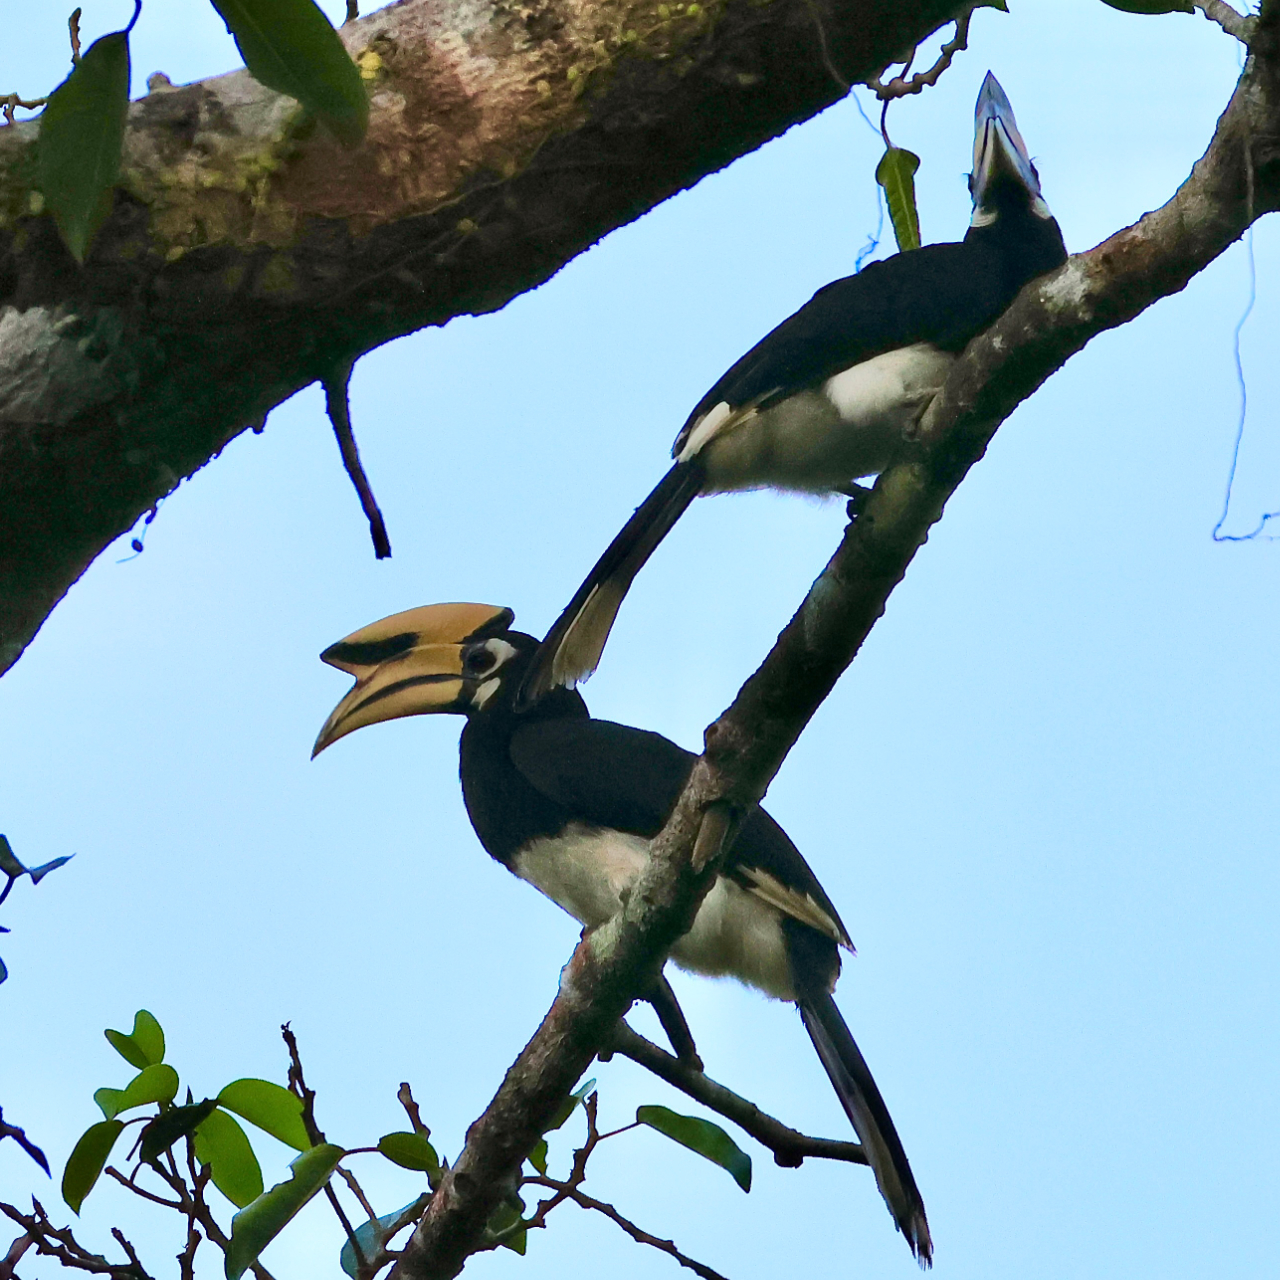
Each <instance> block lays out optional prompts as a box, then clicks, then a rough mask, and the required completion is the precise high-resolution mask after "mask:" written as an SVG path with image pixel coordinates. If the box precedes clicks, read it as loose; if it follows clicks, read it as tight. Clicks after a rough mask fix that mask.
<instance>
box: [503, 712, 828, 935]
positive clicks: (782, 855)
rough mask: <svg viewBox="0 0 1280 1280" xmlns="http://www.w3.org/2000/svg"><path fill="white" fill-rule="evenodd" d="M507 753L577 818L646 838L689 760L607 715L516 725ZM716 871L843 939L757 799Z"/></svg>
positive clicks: (809, 875)
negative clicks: (722, 863)
mask: <svg viewBox="0 0 1280 1280" xmlns="http://www.w3.org/2000/svg"><path fill="white" fill-rule="evenodd" d="M510 752H511V760H512V763H513V764H514V765H515V766H516V768H517V769H518V770H519V771H520V773H521V774H522V775H523V776H524V777H525V778H526V779H527V780H528V781H529V783H530V784H532V785H533V786H534V787H535V788H536V789H537V790H538V791H540V792H541V793H542V794H543V795H545V796H546V797H547V798H548V799H550V800H553V801H554V802H555V803H556V804H558V805H560V806H562V807H563V808H564V809H565V810H567V811H568V812H570V813H572V814H574V816H575V817H577V818H579V819H580V820H581V821H584V822H588V823H591V824H592V825H595V826H600V827H610V828H612V829H613V830H615V831H625V832H627V833H628V834H630V835H637V836H643V837H644V838H645V839H646V840H651V839H652V838H653V837H654V836H656V835H657V834H658V832H659V831H661V830H662V826H663V824H664V823H665V822H666V820H667V817H668V815H669V814H670V813H671V810H672V809H674V808H675V803H676V801H677V800H678V799H679V797H680V792H681V791H682V790H684V784H685V783H686V782H687V781H688V778H689V773H690V771H691V770H692V768H693V762H694V760H695V759H697V757H696V756H695V755H694V754H693V753H692V752H690V751H686V750H684V748H683V747H678V746H676V744H675V743H674V742H672V741H670V740H669V739H667V738H664V737H663V736H662V735H661V734H657V733H650V732H648V731H647V730H645V729H635V728H632V727H631V726H630V725H625V724H614V723H613V721H611V720H548V721H544V722H542V723H538V722H534V723H532V724H526V725H522V726H521V727H520V728H519V729H517V730H516V732H515V734H514V735H513V736H512V739H511V746H510ZM724 872H725V874H726V875H730V876H732V877H733V878H734V879H735V880H737V881H739V882H740V883H741V884H743V885H744V886H745V887H747V888H749V889H752V890H753V891H754V892H756V893H758V894H759V895H760V896H761V897H763V898H764V899H765V900H766V901H768V902H771V903H773V905H774V906H776V907H778V908H779V910H781V911H784V912H786V914H788V915H791V916H793V917H795V918H796V919H797V920H800V921H801V922H802V923H805V924H809V925H811V926H813V927H814V928H816V929H818V930H819V931H820V932H822V933H825V934H827V935H828V936H830V937H832V938H833V940H834V941H837V942H842V943H844V944H845V945H848V944H849V938H848V934H847V932H846V930H845V927H844V925H843V924H842V923H841V920H840V916H839V914H838V913H837V912H836V909H835V907H834V906H833V905H832V903H831V899H830V898H828V897H827V895H826V893H825V892H824V890H823V888H822V886H821V885H820V884H819V883H818V878H817V876H815V875H814V874H813V871H812V870H811V869H810V867H809V864H808V863H807V862H806V861H805V860H804V858H803V856H802V855H801V853H800V850H799V849H797V848H796V847H795V845H794V844H792V843H791V840H790V838H789V837H788V836H787V833H786V832H785V831H783V829H782V828H781V827H780V826H779V825H778V824H777V823H776V822H775V821H774V820H773V819H772V818H771V817H770V816H769V815H768V814H767V813H766V812H765V811H764V810H763V809H761V808H760V807H759V806H758V805H756V806H755V807H753V808H752V810H751V812H750V813H749V814H748V815H747V817H746V820H745V821H744V822H743V825H742V830H741V831H740V832H739V834H738V838H737V840H736V841H734V845H733V849H732V850H731V851H730V853H729V858H728V860H727V862H726V863H725V867H724ZM806 899H807V900H808V902H806ZM808 903H812V907H813V908H816V911H815V910H813V909H812V908H811V907H810V906H809V905H808ZM824 917H825V918H826V919H829V921H830V924H829V925H828V924H827V923H826V921H825V920H824Z"/></svg>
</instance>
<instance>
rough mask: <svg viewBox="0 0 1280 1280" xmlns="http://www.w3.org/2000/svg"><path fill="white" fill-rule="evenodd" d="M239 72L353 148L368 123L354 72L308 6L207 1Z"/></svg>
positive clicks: (286, 1) (304, 0)
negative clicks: (230, 40) (229, 38)
mask: <svg viewBox="0 0 1280 1280" xmlns="http://www.w3.org/2000/svg"><path fill="white" fill-rule="evenodd" d="M213 7H214V8H215V9H217V11H218V12H219V13H220V14H221V15H222V20H223V21H224V22H225V23H226V24H227V30H228V31H230V32H231V34H232V35H233V36H234V37H235V42H236V47H237V48H238V49H239V50H240V56H241V57H242V58H244V63H245V66H246V67H248V68H249V70H250V71H251V72H252V73H253V75H254V77H255V78H256V79H258V80H260V81H261V82H262V83H263V84H265V85H266V86H267V88H268V89H275V90H276V92H277V93H287V94H288V95H289V96H290V97H291V98H296V99H297V100H298V101H299V102H300V103H302V105H303V106H304V107H306V108H307V110H308V111H311V112H313V113H314V114H315V115H317V116H319V117H320V119H321V120H323V121H324V122H325V123H326V124H327V125H328V126H329V127H330V128H331V129H332V130H333V132H334V133H335V134H337V135H338V137H339V138H340V139H341V140H342V141H343V142H344V143H346V144H347V146H355V144H356V143H358V142H359V141H360V139H361V138H363V137H364V131H365V128H366V127H367V125H368V123H369V99H368V97H367V96H366V94H365V91H364V82H363V81H362V80H361V79H360V71H359V69H358V68H357V67H356V64H355V63H354V62H352V60H351V56H350V55H349V54H348V53H347V51H346V49H345V48H343V45H342V41H341V40H339V39H338V33H337V32H336V31H334V29H333V27H332V26H331V25H330V23H329V19H328V18H326V17H325V16H324V14H323V13H322V12H321V11H320V10H319V9H318V8H317V7H316V6H315V4H314V3H313V2H312V0H213Z"/></svg>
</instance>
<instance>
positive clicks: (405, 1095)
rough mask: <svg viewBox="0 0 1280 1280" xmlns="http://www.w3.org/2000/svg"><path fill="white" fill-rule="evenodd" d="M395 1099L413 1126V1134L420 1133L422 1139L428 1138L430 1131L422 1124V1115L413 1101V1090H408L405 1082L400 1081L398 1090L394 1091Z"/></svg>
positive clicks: (407, 1084)
mask: <svg viewBox="0 0 1280 1280" xmlns="http://www.w3.org/2000/svg"><path fill="white" fill-rule="evenodd" d="M396 1098H397V1100H398V1101H399V1103H400V1105H401V1106H402V1107H403V1108H404V1112H405V1115H407V1116H408V1117H409V1123H410V1124H411V1125H412V1126H413V1131H414V1133H420V1134H422V1136H423V1137H424V1138H429V1137H430V1136H431V1130H430V1129H428V1128H427V1126H426V1125H425V1124H423V1123H422V1113H421V1112H420V1111H419V1110H418V1104H417V1103H416V1102H415V1101H414V1100H413V1090H412V1089H411V1088H409V1082H408V1081H407V1080H401V1081H400V1088H399V1089H397V1090H396Z"/></svg>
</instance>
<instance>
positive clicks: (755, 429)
mask: <svg viewBox="0 0 1280 1280" xmlns="http://www.w3.org/2000/svg"><path fill="white" fill-rule="evenodd" d="M954 359H955V357H954V356H952V355H950V354H949V353H947V352H945V351H940V350H938V348H937V347H935V346H933V345H932V344H930V343H926V342H921V343H916V344H914V345H912V346H909V347H903V348H900V349H899V350H897V351H887V352H885V353H884V354H883V355H879V356H874V357H873V358H872V359H870V360H863V361H861V362H860V363H859V364H855V365H852V366H850V367H849V368H848V369H844V370H842V371H841V372H840V373H837V374H835V375H833V376H832V377H830V378H828V379H827V380H826V382H824V383H821V384H819V385H818V386H816V387H809V388H806V389H805V390H803V391H798V392H796V393H795V394H793V395H790V396H787V397H785V398H783V399H781V400H778V401H775V402H774V403H773V404H771V405H769V406H768V407H767V408H763V409H759V410H756V411H755V412H753V413H747V414H744V415H743V416H742V417H741V418H740V419H739V420H737V421H733V420H732V419H730V420H727V421H726V424H725V427H724V428H723V429H722V430H721V431H719V432H718V433H716V434H715V435H714V437H713V438H712V439H710V440H708V441H707V443H706V444H705V445H704V447H703V449H702V457H703V459H704V462H705V465H706V468H707V477H708V483H707V486H706V491H707V492H718V491H725V490H733V489H759V488H775V489H785V490H792V491H797V492H801V493H831V492H833V491H838V490H840V489H841V488H842V487H844V486H846V485H847V484H848V483H849V482H850V481H851V480H855V479H857V478H858V477H860V476H870V475H876V474H877V473H879V472H880V471H883V470H884V469H885V467H887V466H888V465H889V464H890V463H891V462H892V461H893V458H894V456H895V454H896V452H897V450H898V449H899V448H900V447H901V445H902V441H903V433H904V431H905V430H906V429H907V428H908V427H909V426H910V425H911V424H912V423H914V422H915V421H916V420H917V419H918V418H919V416H920V414H921V413H922V412H923V411H924V408H925V406H926V405H927V404H928V403H929V401H930V400H931V399H932V398H933V396H934V395H936V394H937V391H938V389H939V388H940V387H941V386H942V383H943V382H944V381H945V379H946V376H947V370H948V369H949V368H950V367H951V364H952V361H953V360H954ZM708 417H710V415H708Z"/></svg>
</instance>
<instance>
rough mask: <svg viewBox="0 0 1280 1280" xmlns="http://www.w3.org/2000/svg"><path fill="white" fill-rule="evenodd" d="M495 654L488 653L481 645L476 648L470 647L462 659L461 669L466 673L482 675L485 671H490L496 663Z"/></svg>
mask: <svg viewBox="0 0 1280 1280" xmlns="http://www.w3.org/2000/svg"><path fill="white" fill-rule="evenodd" d="M497 661H498V659H497V655H496V654H493V653H490V652H489V650H488V649H486V648H485V647H484V646H483V645H481V646H480V647H479V648H477V649H472V650H471V652H470V653H468V654H467V655H466V657H464V658H463V660H462V669H463V671H464V673H465V674H466V675H469V676H482V675H484V674H485V672H487V671H492V670H493V668H494V666H495V664H496V663H497Z"/></svg>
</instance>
